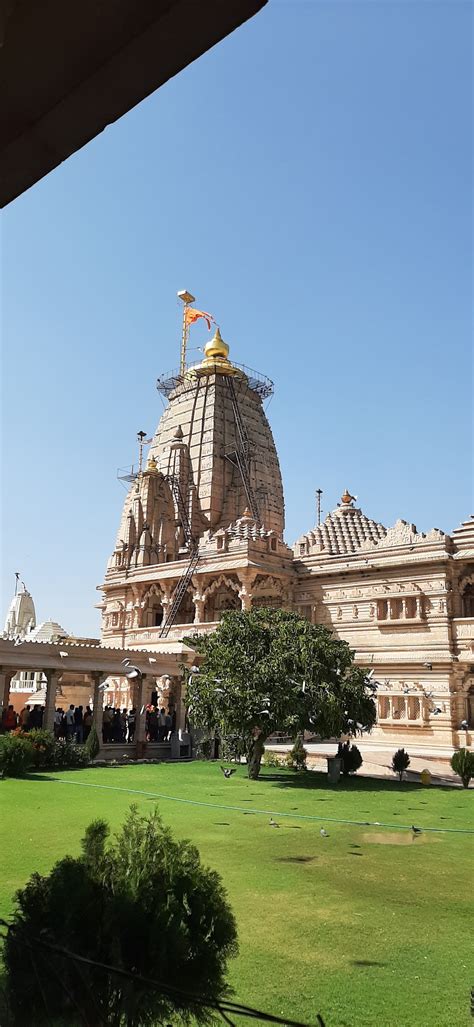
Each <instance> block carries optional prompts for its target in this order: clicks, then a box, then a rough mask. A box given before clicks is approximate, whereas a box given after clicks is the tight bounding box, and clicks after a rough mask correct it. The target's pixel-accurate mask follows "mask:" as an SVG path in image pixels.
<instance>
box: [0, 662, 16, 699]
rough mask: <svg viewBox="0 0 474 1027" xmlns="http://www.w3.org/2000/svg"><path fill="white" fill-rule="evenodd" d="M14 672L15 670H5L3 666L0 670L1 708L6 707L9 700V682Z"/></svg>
mask: <svg viewBox="0 0 474 1027" xmlns="http://www.w3.org/2000/svg"><path fill="white" fill-rule="evenodd" d="M15 674H16V670H7V669H6V668H4V667H2V669H1V670H0V705H1V707H2V709H6V707H7V706H8V704H9V702H10V684H11V680H12V678H13V677H14V676H15Z"/></svg>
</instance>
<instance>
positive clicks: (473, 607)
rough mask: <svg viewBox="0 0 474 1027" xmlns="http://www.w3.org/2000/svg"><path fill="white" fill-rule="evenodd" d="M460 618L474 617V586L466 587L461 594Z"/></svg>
mask: <svg viewBox="0 0 474 1027" xmlns="http://www.w3.org/2000/svg"><path fill="white" fill-rule="evenodd" d="M462 617H474V585H473V584H469V585H466V587H465V589H464V592H463V594H462Z"/></svg>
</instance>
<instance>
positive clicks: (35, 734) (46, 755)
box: [23, 727, 57, 769]
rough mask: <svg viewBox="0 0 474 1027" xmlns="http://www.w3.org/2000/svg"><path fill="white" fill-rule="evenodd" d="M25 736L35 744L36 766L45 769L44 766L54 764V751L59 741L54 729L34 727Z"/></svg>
mask: <svg viewBox="0 0 474 1027" xmlns="http://www.w3.org/2000/svg"><path fill="white" fill-rule="evenodd" d="M23 737H24V738H26V739H27V740H28V741H29V742H31V744H32V746H33V750H34V766H35V767H38V768H39V769H43V768H44V767H53V766H54V753H55V749H56V745H57V742H56V739H55V737H54V735H53V733H52V731H48V730H47V728H44V727H33V728H32V729H31V731H28V732H27V733H26V734H24V735H23Z"/></svg>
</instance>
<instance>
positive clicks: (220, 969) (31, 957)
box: [4, 806, 237, 1027]
mask: <svg viewBox="0 0 474 1027" xmlns="http://www.w3.org/2000/svg"><path fill="white" fill-rule="evenodd" d="M107 838H108V827H107V824H106V823H105V822H104V821H102V820H96V821H94V822H93V823H92V824H90V826H89V827H88V828H87V831H86V834H85V837H84V839H83V841H82V855H81V856H80V857H79V858H78V859H72V858H69V857H68V858H66V859H63V860H61V861H60V862H59V863H56V865H55V866H54V867H53V870H52V871H51V873H50V874H49V875H48V876H47V877H41V876H40V875H39V874H33V876H32V877H31V878H30V881H29V882H28V884H27V885H26V887H25V888H23V889H22V890H21V891H19V892H18V893H17V896H16V903H17V908H16V912H15V913H14V916H13V920H12V923H11V925H10V927H9V929H8V932H7V936H6V941H5V947H4V962H5V969H6V974H7V995H8V997H9V1002H10V1006H11V1009H12V1012H13V1016H14V1022H15V1023H16V1024H25V1025H27V1024H31V1023H34V1024H36V1025H38V1027H40V1025H42V1024H49V1023H51V1022H57V1021H60V1022H61V1023H67V1024H68V1025H69V1024H70V1025H74V1027H75V1025H77V1024H83V1023H84V1022H87V1023H91V1024H92V1023H94V1024H95V1023H101V1024H110V1025H114V1027H119V1025H125V1024H126V1025H127V1027H134V1025H141V1024H146V1025H152V1024H156V1023H163V1022H168V1021H169V1020H171V1019H174V1018H176V1017H178V1018H179V1022H181V1023H183V1022H184V1023H188V1022H190V1020H191V1019H192V1021H193V1023H199V1024H207V1023H210V1022H211V1020H212V1014H211V1013H210V1012H209V1011H208V1010H206V1009H204V1008H203V1007H202V1005H201V1004H200V1003H197V1002H196V1000H195V998H194V996H195V995H196V994H197V995H199V996H200V997H203V998H205V999H209V1000H210V1001H214V1000H217V1001H218V1000H219V999H221V998H223V997H224V996H225V995H226V994H227V993H228V987H227V985H226V982H225V971H226V961H227V958H228V957H229V956H231V955H233V954H235V952H236V949H237V944H236V926H235V921H234V917H233V914H232V912H231V909H230V907H229V905H228V902H227V898H226V894H225V892H224V889H223V887H222V884H221V880H220V878H219V875H218V874H217V873H216V871H214V870H209V869H207V868H205V867H203V866H202V864H201V862H200V859H199V853H198V851H197V849H196V848H195V847H194V846H193V845H191V844H190V843H189V842H186V841H184V842H182V841H180V842H179V843H178V842H175V841H174V840H173V838H172V835H171V832H170V831H169V829H168V828H166V827H164V826H163V824H162V822H161V819H160V817H159V816H158V813H157V812H156V811H155V812H153V813H151V814H149V815H148V816H146V817H145V816H140V815H139V813H138V811H137V809H136V807H133V806H132V808H131V811H130V813H129V815H128V817H127V819H126V821H125V823H124V825H123V827H122V829H121V831H120V832H119V833H118V834H117V836H116V837H115V839H114V840H112V841H111V842H110V843H109V844H107ZM48 944H52V945H55V946H60V947H62V948H64V949H67V950H68V951H69V952H72V953H74V954H75V955H80V956H83V957H85V958H87V959H90V960H91V961H92V963H91V964H88V963H78V962H74V961H73V960H71V959H70V958H66V957H65V956H64V955H62V954H60V953H57V952H56V951H53V950H52V949H48V948H47V947H46V946H47V945H48ZM98 963H105V964H107V965H108V966H113V967H114V968H117V969H120V970H123V971H126V972H127V973H128V974H129V975H130V976H127V975H125V976H120V975H118V974H114V973H113V972H111V971H109V970H106V969H104V968H103V967H100V966H98V965H97V964H98ZM139 976H140V977H145V978H148V979H154V980H160V981H161V982H163V986H164V987H163V989H161V988H152V987H149V986H147V985H144V984H143V983H142V982H141V981H140V980H139V979H138V977H139ZM33 978H34V979H36V980H38V981H40V982H41V988H40V991H38V988H36V987H32V979H33ZM167 987H169V988H171V989H176V991H173V990H171V991H168V990H166V988H167ZM40 993H41V997H42V999H43V1001H42V1002H40ZM174 1022H175V1020H174Z"/></svg>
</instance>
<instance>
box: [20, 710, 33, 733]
mask: <svg viewBox="0 0 474 1027" xmlns="http://www.w3.org/2000/svg"><path fill="white" fill-rule="evenodd" d="M18 721H19V724H20V727H21V730H22V731H28V730H29V725H30V707H29V706H24V707H23V709H22V711H21V713H20V716H19V718H18Z"/></svg>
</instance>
